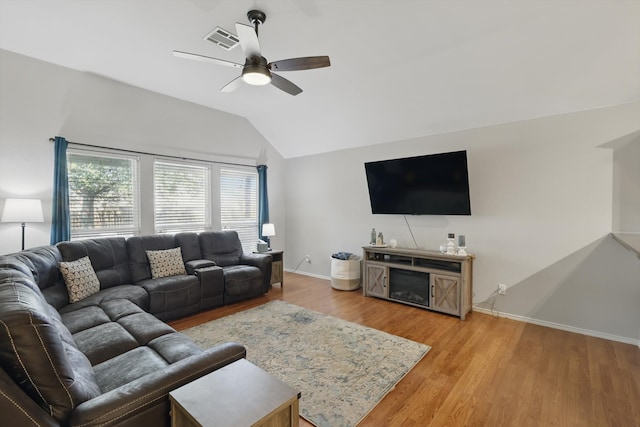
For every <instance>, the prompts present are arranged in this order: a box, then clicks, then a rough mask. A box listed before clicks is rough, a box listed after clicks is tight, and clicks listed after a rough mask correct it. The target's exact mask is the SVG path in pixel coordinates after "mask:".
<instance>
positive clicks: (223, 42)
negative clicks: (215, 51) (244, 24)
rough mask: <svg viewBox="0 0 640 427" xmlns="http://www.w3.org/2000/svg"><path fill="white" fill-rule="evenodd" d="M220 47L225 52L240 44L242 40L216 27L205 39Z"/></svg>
mask: <svg viewBox="0 0 640 427" xmlns="http://www.w3.org/2000/svg"><path fill="white" fill-rule="evenodd" d="M203 38H204V39H205V40H209V41H210V42H213V43H215V44H217V45H218V46H220V47H221V48H223V49H225V50H231V49H233V48H234V47H236V46H237V45H238V43H240V39H238V36H236V35H235V34H232V33H230V32H229V31H227V30H224V29H222V28H220V27H215V28H214V29H213V30H211V32H210V33H209V34H207V35H206V36H204V37H203Z"/></svg>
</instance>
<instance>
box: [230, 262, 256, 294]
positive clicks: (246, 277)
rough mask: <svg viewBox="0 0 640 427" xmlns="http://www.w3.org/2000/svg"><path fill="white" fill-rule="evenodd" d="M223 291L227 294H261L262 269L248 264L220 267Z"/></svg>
mask: <svg viewBox="0 0 640 427" xmlns="http://www.w3.org/2000/svg"><path fill="white" fill-rule="evenodd" d="M222 271H223V274H224V291H225V294H227V295H234V296H239V295H247V296H254V295H260V294H262V271H260V269H259V268H258V267H253V266H250V265H233V266H228V267H222Z"/></svg>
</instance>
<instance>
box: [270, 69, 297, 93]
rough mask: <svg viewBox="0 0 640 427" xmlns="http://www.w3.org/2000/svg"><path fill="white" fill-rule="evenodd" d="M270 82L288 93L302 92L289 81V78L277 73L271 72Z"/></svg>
mask: <svg viewBox="0 0 640 427" xmlns="http://www.w3.org/2000/svg"><path fill="white" fill-rule="evenodd" d="M271 84H272V85H274V86H275V87H277V88H278V89H280V90H282V91H284V92H287V93H288V94H289V95H293V96H296V95H297V94H299V93H301V92H302V89H300V88H299V87H298V86H296V85H294V84H293V83H291V82H290V81H289V80H287V79H285V78H284V77H280V76H279V75H277V74H273V73H271Z"/></svg>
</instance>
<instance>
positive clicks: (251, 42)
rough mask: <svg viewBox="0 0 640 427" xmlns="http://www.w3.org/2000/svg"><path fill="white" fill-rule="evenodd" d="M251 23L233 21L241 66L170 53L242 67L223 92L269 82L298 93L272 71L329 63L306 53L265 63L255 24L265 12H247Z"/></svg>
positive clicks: (176, 52)
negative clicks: (240, 52)
mask: <svg viewBox="0 0 640 427" xmlns="http://www.w3.org/2000/svg"><path fill="white" fill-rule="evenodd" d="M247 18H249V22H251V23H252V24H253V27H251V26H250V25H245V24H241V23H239V22H236V30H237V32H238V38H239V39H240V46H241V47H242V51H243V52H244V55H245V57H246V60H245V63H244V65H242V64H239V63H237V62H232V61H225V60H224V59H218V58H212V57H209V56H204V55H198V54H195V53H188V52H181V51H178V50H174V51H173V54H174V55H175V56H177V57H178V58H185V59H193V60H196V61H203V62H209V63H212V64H218V65H226V66H228V67H236V68H242V74H241V75H240V76H238V77H237V78H235V79H233V80H231V81H230V82H229V83H227V85H226V86H224V87H223V88H222V89H221V91H222V92H232V91H234V90H236V89H237V88H238V87H239V86H240V85H241V84H242V83H243V82H244V83H248V84H250V85H254V86H262V85H266V84H269V83H271V84H272V85H274V86H275V87H277V88H278V89H280V90H282V91H284V92H286V93H288V94H290V95H298V94H299V93H301V92H302V89H300V88H299V87H298V86H296V85H295V84H293V83H292V82H291V81H289V80H287V79H285V78H284V77H281V76H279V75H278V74H275V73H273V71H297V70H310V69H313V68H322V67H328V66H330V65H331V63H330V61H329V57H328V56H307V57H303V58H290V59H282V60H280V61H274V62H269V63H267V60H266V58H265V57H264V56H262V54H261V53H260V43H259V42H258V26H259V25H260V24H263V23H264V21H265V20H266V19H267V15H266V14H265V13H264V12H262V11H260V10H250V11H249V12H247Z"/></svg>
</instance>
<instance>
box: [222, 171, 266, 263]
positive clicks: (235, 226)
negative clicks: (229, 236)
mask: <svg viewBox="0 0 640 427" xmlns="http://www.w3.org/2000/svg"><path fill="white" fill-rule="evenodd" d="M220 225H221V227H222V229H223V230H235V231H237V232H238V236H239V237H240V241H241V242H242V248H243V250H244V251H245V252H251V251H255V250H256V243H257V240H258V173H257V171H255V170H249V169H235V168H233V169H232V168H221V169H220Z"/></svg>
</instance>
